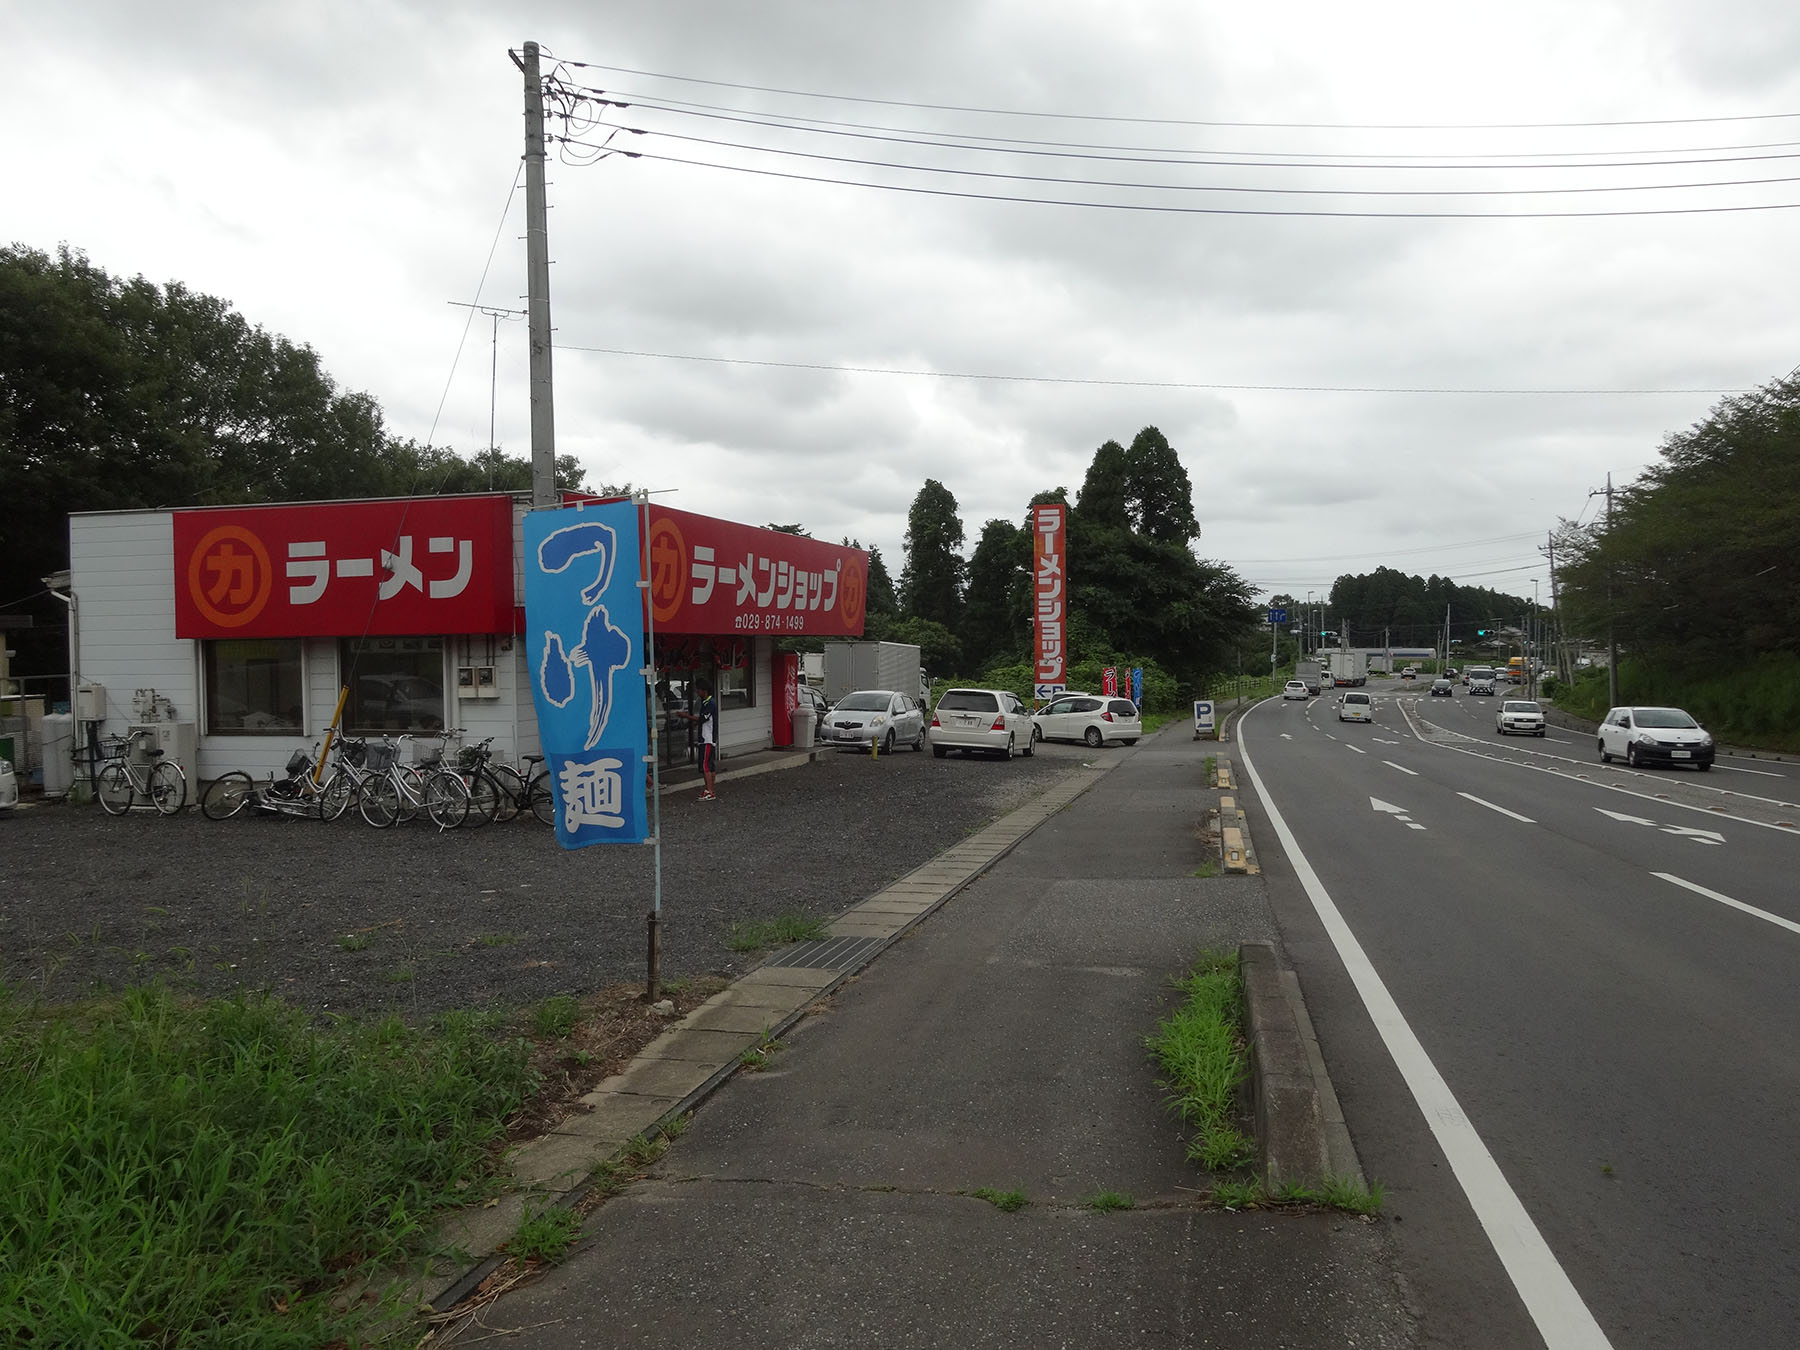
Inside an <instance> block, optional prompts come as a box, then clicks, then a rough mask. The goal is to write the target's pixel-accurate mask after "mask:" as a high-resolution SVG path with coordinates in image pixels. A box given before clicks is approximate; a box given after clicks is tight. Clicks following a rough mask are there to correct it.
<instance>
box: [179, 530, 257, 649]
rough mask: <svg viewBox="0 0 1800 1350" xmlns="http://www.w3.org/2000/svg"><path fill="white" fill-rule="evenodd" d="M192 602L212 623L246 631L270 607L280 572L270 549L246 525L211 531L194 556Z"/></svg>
mask: <svg viewBox="0 0 1800 1350" xmlns="http://www.w3.org/2000/svg"><path fill="white" fill-rule="evenodd" d="M187 584H188V599H190V600H192V601H193V602H194V608H195V609H197V610H199V611H200V614H201V616H202V617H203V618H205V619H206V620H207V621H208V622H210V623H213V624H216V625H218V626H219V627H220V628H242V627H243V626H244V625H245V624H247V623H249V622H250V621H251V620H252V619H254V618H255V617H256V616H257V615H258V614H261V613H262V612H263V606H265V605H267V604H268V603H269V596H270V595H272V594H273V593H274V590H275V569H274V568H273V567H272V566H270V564H269V550H268V549H266V548H264V547H263V542H262V540H260V539H258V538H257V537H256V536H255V535H254V534H252V533H251V532H250V531H249V530H246V529H245V528H244V527H243V526H242V525H221V526H219V527H218V528H217V529H214V530H208V531H207V532H206V533H205V534H204V535H203V536H201V539H200V542H199V543H198V544H195V545H194V551H193V552H192V553H191V554H189V555H188V566H187Z"/></svg>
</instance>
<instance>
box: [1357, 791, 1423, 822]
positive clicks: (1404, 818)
mask: <svg viewBox="0 0 1800 1350" xmlns="http://www.w3.org/2000/svg"><path fill="white" fill-rule="evenodd" d="M1369 805H1370V806H1372V807H1374V808H1375V809H1376V810H1377V811H1382V812H1385V813H1386V814H1388V815H1390V816H1392V817H1393V818H1394V819H1395V820H1397V821H1399V822H1400V823H1401V824H1403V825H1405V826H1406V828H1407V829H1409V830H1422V829H1424V828H1425V827H1424V826H1423V825H1421V824H1419V822H1418V821H1416V820H1414V819H1412V818H1411V817H1410V816H1408V815H1407V814H1406V808H1405V807H1404V806H1395V805H1394V804H1393V803H1392V802H1384V801H1382V800H1381V798H1379V797H1371V798H1369Z"/></svg>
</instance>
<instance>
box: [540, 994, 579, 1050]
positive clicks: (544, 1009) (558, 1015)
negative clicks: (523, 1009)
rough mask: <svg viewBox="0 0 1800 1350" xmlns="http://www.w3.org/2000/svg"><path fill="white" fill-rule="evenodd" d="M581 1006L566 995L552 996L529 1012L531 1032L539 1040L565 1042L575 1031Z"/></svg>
mask: <svg viewBox="0 0 1800 1350" xmlns="http://www.w3.org/2000/svg"><path fill="white" fill-rule="evenodd" d="M580 1015H581V1004H580V1003H579V1002H578V1001H577V1000H576V999H574V998H573V997H571V996H570V995H568V994H552V995H551V996H550V997H549V998H547V999H545V1000H544V1001H543V1002H542V1003H540V1004H538V1005H537V1006H536V1007H535V1008H533V1009H532V1010H531V1030H532V1033H533V1034H534V1035H535V1036H537V1037H538V1038H539V1039H540V1040H559V1041H560V1040H566V1039H567V1038H568V1036H569V1035H570V1033H572V1032H573V1031H574V1030H575V1022H576V1020H577V1019H578V1018H579V1017H580Z"/></svg>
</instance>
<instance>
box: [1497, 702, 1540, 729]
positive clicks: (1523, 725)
mask: <svg viewBox="0 0 1800 1350" xmlns="http://www.w3.org/2000/svg"><path fill="white" fill-rule="evenodd" d="M1494 729H1495V730H1496V731H1498V732H1499V733H1500V734H1501V735H1502V736H1510V735H1512V734H1513V732H1515V731H1516V732H1518V733H1519V734H1520V735H1522V736H1542V735H1543V734H1544V710H1543V709H1542V708H1540V707H1539V706H1538V705H1537V704H1536V703H1534V702H1532V700H1530V699H1528V698H1509V699H1507V700H1505V701H1504V702H1503V703H1501V705H1500V711H1499V712H1497V713H1495V714H1494Z"/></svg>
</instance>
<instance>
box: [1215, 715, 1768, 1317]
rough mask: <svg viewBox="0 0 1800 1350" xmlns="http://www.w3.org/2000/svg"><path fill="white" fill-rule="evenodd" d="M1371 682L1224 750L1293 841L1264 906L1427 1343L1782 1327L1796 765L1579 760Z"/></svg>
mask: <svg viewBox="0 0 1800 1350" xmlns="http://www.w3.org/2000/svg"><path fill="white" fill-rule="evenodd" d="M1372 692H1374V693H1375V694H1376V697H1377V704H1376V721H1375V723H1374V724H1373V725H1366V724H1356V723H1339V722H1338V721H1336V720H1335V716H1334V714H1335V703H1334V700H1333V699H1332V698H1331V697H1330V696H1326V697H1322V698H1319V699H1314V700H1311V701H1309V702H1307V703H1299V702H1286V703H1283V702H1279V701H1276V702H1271V703H1269V704H1266V705H1263V706H1262V707H1259V708H1257V709H1256V710H1254V711H1252V712H1251V713H1250V714H1249V715H1248V716H1247V717H1246V718H1245V720H1244V722H1243V724H1242V726H1241V743H1240V747H1239V749H1240V754H1241V757H1242V758H1244V759H1245V760H1247V761H1248V763H1249V765H1250V766H1251V767H1253V768H1254V770H1255V776H1254V778H1253V779H1252V785H1253V787H1254V788H1255V790H1256V791H1257V793H1258V795H1259V796H1261V798H1262V804H1263V806H1264V807H1265V808H1266V809H1269V810H1270V811H1271V812H1272V813H1278V814H1279V816H1280V817H1281V819H1282V821H1283V822H1284V823H1285V827H1286V829H1287V831H1288V835H1289V841H1290V842H1291V847H1289V848H1288V849H1287V850H1286V852H1287V855H1288V856H1286V857H1285V858H1279V859H1276V858H1273V857H1272V856H1271V855H1272V853H1273V850H1266V851H1265V853H1264V861H1265V865H1266V866H1268V867H1269V869H1270V874H1271V882H1272V894H1273V898H1274V900H1275V904H1276V909H1277V913H1278V915H1279V916H1280V918H1281V921H1282V926H1283V934H1284V938H1285V939H1286V942H1287V947H1288V951H1289V955H1290V957H1291V958H1292V960H1293V961H1294V964H1295V966H1296V968H1297V969H1298V970H1299V972H1300V975H1301V979H1302V982H1303V983H1304V984H1305V986H1306V988H1307V992H1308V1000H1309V1005H1310V1006H1311V1008H1312V1011H1313V1016H1314V1020H1315V1022H1316V1023H1317V1025H1318V1027H1319V1031H1320V1034H1321V1038H1322V1041H1323V1043H1324V1047H1325V1051H1326V1056H1327V1059H1328V1062H1329V1064H1330V1067H1331V1070H1332V1074H1333V1079H1334V1082H1335V1084H1336V1086H1337V1089H1338V1092H1339V1094H1340V1096H1341V1097H1342V1098H1343V1100H1344V1103H1345V1107H1346V1113H1347V1116H1348V1118H1349V1120H1350V1123H1351V1127H1352V1132H1353V1134H1354V1135H1355V1138H1356V1142H1357V1145H1358V1148H1359V1150H1360V1151H1361V1154H1362V1157H1363V1161H1364V1165H1365V1168H1366V1169H1367V1170H1368V1171H1369V1172H1370V1173H1371V1174H1372V1175H1373V1176H1375V1177H1376V1178H1378V1179H1380V1180H1382V1181H1383V1182H1385V1183H1386V1184H1387V1186H1388V1193H1389V1210H1390V1213H1391V1214H1392V1216H1393V1217H1394V1218H1395V1220H1396V1223H1395V1231H1396V1233H1398V1234H1400V1235H1401V1236H1400V1238H1399V1241H1400V1244H1401V1248H1402V1264H1403V1266H1405V1267H1406V1268H1407V1269H1408V1272H1409V1277H1410V1278H1411V1279H1412V1280H1413V1281H1414V1283H1415V1287H1416V1288H1417V1289H1418V1291H1419V1294H1420V1297H1421V1302H1422V1305H1423V1308H1424V1313H1423V1316H1422V1327H1423V1328H1424V1330H1425V1331H1426V1334H1427V1335H1428V1337H1429V1338H1430V1339H1431V1340H1432V1341H1433V1342H1434V1343H1437V1344H1442V1345H1446V1346H1458V1347H1469V1346H1478V1345H1493V1346H1497V1347H1499V1346H1504V1347H1516V1346H1521V1345H1531V1344H1540V1343H1542V1344H1548V1345H1551V1346H1565V1345H1567V1346H1604V1345H1612V1346H1617V1347H1620V1348H1621V1350H1623V1348H1624V1347H1628V1346H1629V1347H1665V1346H1666V1347H1676V1346H1680V1347H1713V1346H1718V1345H1722V1344H1735V1345H1742V1346H1765V1345H1766V1346H1775V1345H1786V1344H1791V1343H1793V1339H1794V1328H1795V1327H1796V1326H1800V1279H1796V1275H1797V1274H1800V1270H1797V1265H1800V1261H1797V1258H1796V1255H1795V1253H1796V1252H1800V1203H1796V1202H1797V1201H1800V1184H1797V1183H1796V1181H1795V1179H1794V1173H1793V1160H1792V1139H1793V1103H1794V1101H1795V1100H1796V1095H1797V1094H1796V1090H1797V1089H1800V1017H1797V1016H1796V1012H1797V1002H1800V1001H1797V999H1796V996H1795V978H1794V977H1795V973H1796V970H1797V969H1800V887H1797V886H1796V885H1795V884H1794V880H1793V878H1794V875H1795V864H1796V862H1797V861H1800V838H1796V837H1795V836H1796V834H1800V831H1797V830H1795V829H1794V828H1793V827H1792V826H1789V825H1783V824H1781V823H1779V822H1782V821H1800V810H1797V809H1796V808H1794V807H1792V806H1791V805H1789V804H1787V803H1785V802H1784V801H1783V800H1782V799H1783V795H1784V794H1788V795H1792V794H1793V792H1794V784H1793V783H1792V780H1791V779H1789V778H1788V777H1787V776H1786V774H1787V773H1788V771H1789V766H1785V765H1779V764H1775V765H1768V766H1767V767H1766V769H1764V772H1767V773H1772V774H1776V775H1778V776H1776V777H1770V778H1764V777H1762V776H1759V775H1757V774H1750V773H1733V772H1721V771H1720V769H1715V770H1714V771H1713V772H1711V773H1706V774H1702V773H1698V772H1696V771H1694V770H1691V769H1682V770H1652V771H1642V772H1640V771H1631V770H1627V769H1625V768H1624V767H1623V766H1621V765H1610V766H1602V765H1600V763H1599V761H1598V757H1597V755H1596V754H1595V753H1594V744H1593V740H1592V738H1590V737H1588V736H1585V735H1578V734H1576V733H1571V732H1561V731H1558V730H1557V729H1555V728H1552V729H1551V731H1550V733H1549V735H1547V736H1546V737H1544V738H1543V739H1541V740H1540V739H1537V738H1529V739H1524V738H1518V737H1513V738H1502V737H1500V736H1498V735H1497V734H1496V733H1495V732H1494V730H1493V712H1494V709H1495V708H1496V707H1497V705H1498V701H1497V700H1487V699H1470V698H1469V697H1468V696H1467V695H1465V694H1458V695H1457V696H1456V697H1455V698H1451V699H1446V698H1441V697H1440V698H1432V697H1429V696H1428V695H1427V694H1426V691H1425V690H1424V689H1422V688H1421V689H1418V690H1417V691H1416V692H1415V691H1414V690H1412V689H1410V688H1405V687H1403V686H1398V685H1396V684H1388V683H1386V682H1383V683H1378V684H1376V685H1374V686H1372ZM1727 763H1729V764H1737V763H1738V761H1722V762H1721V768H1723V767H1724V765H1725V764H1727ZM1746 763H1747V765H1748V767H1751V768H1763V766H1761V765H1758V764H1757V763H1756V762H1754V761H1748V762H1746ZM1340 916H1341V924H1340V922H1339V918H1340ZM1359 952H1360V954H1361V955H1359V954H1358V953H1359ZM1363 957H1366V966H1365V965H1363V963H1362V962H1363ZM1382 991H1385V994H1386V995H1387V996H1391V999H1392V1004H1391V1006H1390V1005H1388V1004H1386V1003H1384V1002H1383V1001H1382ZM1434 1074H1435V1075H1437V1076H1440V1077H1441V1082H1439V1081H1438V1079H1437V1078H1434ZM1589 1319H1591V1320H1589Z"/></svg>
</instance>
